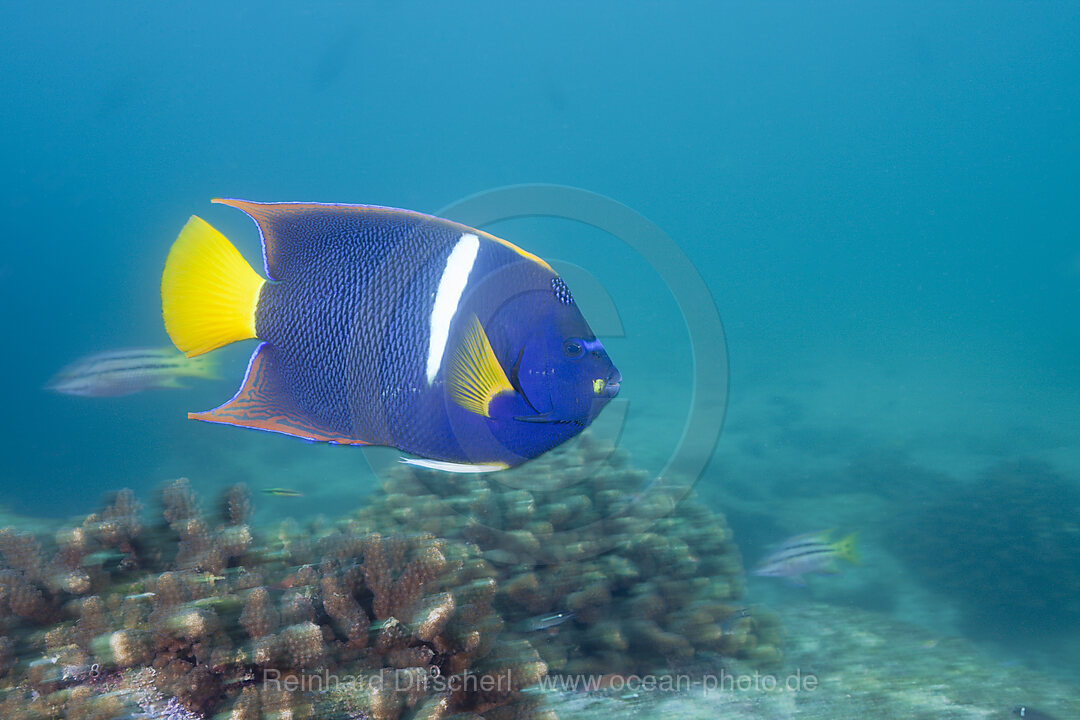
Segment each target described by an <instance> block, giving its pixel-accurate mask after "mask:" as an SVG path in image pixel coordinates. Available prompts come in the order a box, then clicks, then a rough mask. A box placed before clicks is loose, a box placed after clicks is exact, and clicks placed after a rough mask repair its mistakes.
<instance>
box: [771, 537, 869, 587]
mask: <svg viewBox="0 0 1080 720" xmlns="http://www.w3.org/2000/svg"><path fill="white" fill-rule="evenodd" d="M831 533H832V531H831V530H821V531H818V532H811V533H805V534H803V535H796V536H795V537H792V538H788V539H787V540H785V541H784V542H783V543H781V544H780V547H778V548H777V549H776V550H775V551H774V552H773V553H772V554H771V555H769V556H768V557H767V558H765V559H764V560H763V561H762V562H761V564H760V565H758V566H757V569H755V570H754V574H755V575H760V576H762V577H782V578H788V579H790V580H791V582H793V583H795V584H796V585H805V584H806V581H805V580H803V575H805V574H806V573H820V574H823V575H834V574H836V573H838V572H839V569H837V567H836V561H837V560H838V559H840V560H847V561H848V562H851V563H854V562H858V558H857V556H856V554H855V534H854V533H852V534H851V535H848V536H847V537H845V538H843V539H842V540H837V541H836V542H829V535H830V534H831Z"/></svg>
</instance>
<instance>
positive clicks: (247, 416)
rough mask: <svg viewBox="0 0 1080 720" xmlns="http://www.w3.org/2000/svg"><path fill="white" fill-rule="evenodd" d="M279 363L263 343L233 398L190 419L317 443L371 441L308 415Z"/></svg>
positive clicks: (195, 414) (357, 443)
mask: <svg viewBox="0 0 1080 720" xmlns="http://www.w3.org/2000/svg"><path fill="white" fill-rule="evenodd" d="M279 363H280V361H279V360H278V359H277V357H276V355H275V352H274V348H273V346H271V345H270V344H268V343H262V344H261V345H259V347H257V348H256V349H255V353H254V354H253V355H252V356H251V360H250V361H249V362H248V369H247V372H246V373H245V374H244V382H243V384H241V386H240V390H239V391H238V392H237V393H236V395H234V396H233V398H232V400H230V401H229V402H227V403H225V404H224V405H222V406H220V407H217V408H214V409H213V410H208V411H206V412H201V413H188V418H189V419H191V420H202V421H203V422H211V423H221V424H224V425H237V426H239V427H246V428H251V429H253V430H266V431H267V432H276V433H281V434H283V435H291V436H293V437H298V438H303V439H304V440H311V441H314V442H328V443H335V444H338V445H367V444H368V443H365V442H362V441H360V440H356V439H354V438H351V437H349V436H348V435H342V434H341V433H339V432H335V431H334V430H331V429H329V428H326V427H323V426H321V424H319V423H318V422H316V421H314V420H312V419H311V418H309V417H308V414H307V413H305V412H304V411H303V410H302V409H300V408H299V407H297V405H296V403H295V402H293V401H292V399H291V397H290V396H289V394H288V393H286V392H284V391H283V388H282V384H281V373H280V368H279V367H278V365H279Z"/></svg>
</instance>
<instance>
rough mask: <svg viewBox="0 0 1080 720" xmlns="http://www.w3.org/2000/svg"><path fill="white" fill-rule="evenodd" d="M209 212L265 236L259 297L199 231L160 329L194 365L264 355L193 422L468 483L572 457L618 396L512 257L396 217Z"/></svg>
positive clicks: (465, 232) (557, 306)
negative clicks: (414, 466) (233, 390)
mask: <svg viewBox="0 0 1080 720" xmlns="http://www.w3.org/2000/svg"><path fill="white" fill-rule="evenodd" d="M216 202H222V203H224V204H228V205H232V206H234V207H238V208H240V209H241V210H243V211H244V212H246V213H247V214H248V215H249V216H251V217H252V219H254V220H255V222H256V223H257V224H258V226H259V230H260V234H261V236H262V241H263V251H264V260H265V270H266V275H267V280H266V281H265V282H263V281H262V279H261V278H259V277H258V276H257V275H256V274H254V273H253V271H251V270H250V268H249V267H248V268H246V269H245V268H243V267H240V266H238V265H237V261H239V263H241V264H242V263H243V260H242V258H239V254H238V253H236V252H235V249H233V248H232V246H231V245H229V244H228V241H227V240H225V238H224V237H223V236H221V235H220V234H219V233H217V232H216V231H214V230H213V228H210V226H209V225H206V224H205V222H203V221H201V220H199V219H198V218H194V217H193V218H192V220H191V221H190V222H189V223H188V226H187V227H185V229H184V231H183V232H182V233H181V235H180V237H179V238H178V239H177V242H176V244H175V245H174V248H173V251H172V252H171V253H170V257H169V260H168V261H167V263H166V269H165V275H164V276H163V280H162V299H163V313H164V316H165V322H166V327H167V329H169V332H170V336H171V337H173V340H174V342H175V343H176V344H177V347H179V348H180V349H181V350H184V351H185V352H188V353H189V354H198V353H199V352H204V351H206V350H208V349H212V348H213V347H218V346H220V345H222V344H225V343H227V342H231V341H232V340H235V339H242V338H244V337H251V336H255V337H257V338H259V339H260V340H261V341H262V344H260V345H259V347H258V349H257V350H256V351H255V354H254V355H253V356H252V359H251V362H250V364H249V368H248V372H247V377H246V378H245V381H244V384H243V385H242V387H241V390H240V392H239V393H238V394H237V396H236V397H234V398H233V400H231V401H230V402H228V403H226V404H225V405H222V406H221V407H219V408H217V409H215V410H211V411H209V412H206V413H195V414H193V415H192V417H194V418H196V419H200V420H206V421H210V422H221V423H227V424H235V425H242V426H246V427H253V428H258V429H263V430H271V431H275V432H283V433H286V434H290V435H295V436H298V437H302V438H306V439H309V440H322V441H329V442H336V443H343V444H376V445H389V446H393V447H396V448H399V449H401V450H404V451H406V452H409V453H412V454H415V455H418V456H420V458H421V460H419V461H417V462H420V463H421V464H428V465H431V466H435V467H443V468H444V469H448V470H466V471H469V470H471V471H478V470H492V469H499V468H503V467H509V466H513V465H517V464H519V463H521V462H523V461H525V460H527V459H529V458H532V457H536V456H537V455H540V454H541V453H543V452H545V451H547V450H549V449H551V448H553V447H555V446H556V445H558V444H560V443H562V442H564V441H566V440H567V439H569V438H570V437H573V436H574V435H576V434H577V433H579V432H581V430H583V429H584V428H585V427H586V426H587V425H588V424H589V423H590V422H591V421H592V420H593V419H594V418H595V417H596V415H597V414H598V413H599V411H600V410H601V409H602V407H603V406H604V405H605V404H606V402H607V401H608V400H610V398H611V397H613V396H614V395H615V393H616V392H617V391H618V387H619V381H620V376H619V373H618V371H617V370H616V369H615V367H614V366H613V364H612V363H611V360H610V359H609V358H608V356H607V353H606V352H605V350H604V348H603V346H602V345H601V343H600V341H599V340H597V339H596V337H595V336H594V334H593V333H592V331H591V330H590V329H589V326H588V323H587V322H586V321H585V319H584V317H583V316H582V315H581V312H580V310H579V309H578V307H577V305H576V304H575V303H574V301H573V298H572V296H571V295H570V292H569V290H568V289H567V288H566V286H565V284H563V282H562V280H561V278H559V276H558V275H557V274H556V273H555V272H554V271H553V270H552V269H551V267H550V266H548V265H547V263H545V262H544V261H543V260H541V259H540V258H537V257H535V256H533V255H531V254H529V253H527V252H525V251H523V250H521V249H519V248H517V247H516V246H514V245H511V244H510V243H507V242H506V241H503V240H500V239H498V238H496V237H494V236H492V235H489V234H487V233H484V232H482V231H479V230H475V229H473V228H469V227H467V226H464V225H460V224H458V223H454V222H451V221H448V220H443V219H440V218H435V217H431V216H428V215H423V214H420V213H414V212H410V211H405V210H394V209H390V208H381V207H374V206H361V205H319V204H310V203H276V204H262V203H253V202H246V201H240V200H219V201H216ZM221 243H224V244H225V245H224V246H222V245H221ZM229 251H231V254H230V252H229ZM233 255H235V257H233ZM245 273H246V274H245ZM234 275H235V276H236V277H237V279H236V280H235V281H233V282H228V283H227V285H228V286H227V287H225V285H224V284H223V283H222V282H221V281H220V280H219V278H221V277H225V278H229V277H232V276H234ZM237 288H239V289H237ZM223 294H230V298H229V299H228V300H227V301H219V300H218V298H219V297H220V296H221V295H223ZM192 297H196V298H208V299H207V300H205V301H203V302H202V305H201V306H200V307H195V305H196V304H197V303H196V302H195V301H191V300H189V298H192ZM222 306H228V307H229V309H230V313H231V314H229V315H228V317H225V316H224V315H221V313H222V311H221V310H220V309H219V308H220V307H222ZM203 318H207V319H206V320H204V319H203ZM222 328H227V329H225V330H223V329H222ZM214 333H217V335H214Z"/></svg>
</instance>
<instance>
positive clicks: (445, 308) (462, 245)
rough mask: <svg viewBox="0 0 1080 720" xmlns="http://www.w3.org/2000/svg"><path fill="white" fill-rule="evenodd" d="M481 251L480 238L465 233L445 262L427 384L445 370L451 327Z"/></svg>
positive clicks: (433, 323)
mask: <svg viewBox="0 0 1080 720" xmlns="http://www.w3.org/2000/svg"><path fill="white" fill-rule="evenodd" d="M479 250H480V238H479V237H477V236H476V235H474V234H473V233H464V234H463V235H462V236H461V239H460V240H458V241H457V244H456V245H454V249H453V250H451V251H450V255H449V257H447V258H446V267H445V268H444V269H443V274H442V277H441V278H439V289H438V290H437V291H436V292H435V304H434V305H433V306H432V308H431V333H430V337H429V340H428V357H427V381H428V384H429V385H430V384H431V383H432V381H434V380H435V376H436V375H438V374H439V368H440V367H442V359H443V355H444V354H445V352H446V343H447V340H448V339H449V337H450V323H451V322H452V321H453V319H454V315H455V314H456V313H457V308H458V303H460V302H461V294H462V293H463V292H465V286H466V285H467V284H468V282H469V273H471V272H472V268H473V264H474V263H475V262H476V254H477V252H479Z"/></svg>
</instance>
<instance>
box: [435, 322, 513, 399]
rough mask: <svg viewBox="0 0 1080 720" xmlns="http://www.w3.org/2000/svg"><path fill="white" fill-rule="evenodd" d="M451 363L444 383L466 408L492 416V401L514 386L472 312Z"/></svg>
mask: <svg viewBox="0 0 1080 720" xmlns="http://www.w3.org/2000/svg"><path fill="white" fill-rule="evenodd" d="M466 322H467V326H466V328H465V332H464V333H463V335H462V338H461V342H460V343H459V344H458V347H457V349H456V350H455V352H454V357H453V360H452V361H451V363H450V377H449V378H448V380H447V386H448V388H449V391H450V397H451V398H453V400H454V402H455V403H457V404H458V405H460V406H461V407H463V408H465V409H466V410H468V411H469V412H472V413H476V414H477V415H483V416H484V417H491V415H490V413H489V411H488V410H489V407H490V406H491V401H492V400H494V399H495V398H496V397H497V396H499V395H501V394H503V393H513V392H514V387H513V386H512V385H511V384H510V379H509V378H507V377H506V372H505V371H504V370H503V369H502V365H500V364H499V360H498V358H496V357H495V351H494V350H492V349H491V343H490V342H489V341H488V338H487V333H485V332H484V328H483V326H481V325H480V320H478V319H477V317H476V316H475V315H473V316H472V317H471V318H469V320H467V321H466Z"/></svg>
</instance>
